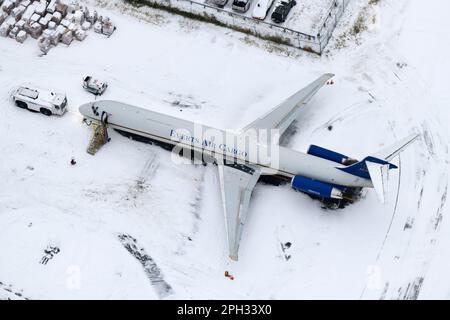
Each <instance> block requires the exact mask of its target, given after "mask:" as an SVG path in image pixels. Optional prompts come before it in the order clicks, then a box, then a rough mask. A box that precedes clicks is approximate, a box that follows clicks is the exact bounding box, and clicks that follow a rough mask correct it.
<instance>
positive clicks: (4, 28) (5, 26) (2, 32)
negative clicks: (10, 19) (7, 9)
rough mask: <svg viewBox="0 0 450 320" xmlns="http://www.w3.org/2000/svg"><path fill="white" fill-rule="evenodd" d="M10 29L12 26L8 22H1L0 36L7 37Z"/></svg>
mask: <svg viewBox="0 0 450 320" xmlns="http://www.w3.org/2000/svg"><path fill="white" fill-rule="evenodd" d="M11 29H12V26H11V25H10V24H9V23H7V22H6V21H5V22H3V23H2V25H1V26H0V37H7V36H8V34H9V31H10V30H11Z"/></svg>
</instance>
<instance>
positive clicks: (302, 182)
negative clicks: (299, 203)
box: [291, 176, 343, 199]
mask: <svg viewBox="0 0 450 320" xmlns="http://www.w3.org/2000/svg"><path fill="white" fill-rule="evenodd" d="M291 186H292V188H294V189H295V190H298V191H302V192H305V193H308V194H310V195H312V196H316V197H320V198H328V199H343V189H340V188H339V187H338V186H336V185H332V184H329V183H325V182H320V181H316V180H313V179H309V178H306V177H303V176H294V177H293V178H292V181H291Z"/></svg>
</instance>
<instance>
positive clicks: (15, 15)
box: [11, 6, 27, 21]
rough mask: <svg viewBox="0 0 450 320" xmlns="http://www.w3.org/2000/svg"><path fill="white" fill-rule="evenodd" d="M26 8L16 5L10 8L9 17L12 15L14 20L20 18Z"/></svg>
mask: <svg viewBox="0 0 450 320" xmlns="http://www.w3.org/2000/svg"><path fill="white" fill-rule="evenodd" d="M26 10H27V8H26V7H24V6H18V7H16V8H14V9H12V11H11V17H13V18H14V19H15V20H16V21H19V20H20V18H22V15H23V14H24V13H25V11H26Z"/></svg>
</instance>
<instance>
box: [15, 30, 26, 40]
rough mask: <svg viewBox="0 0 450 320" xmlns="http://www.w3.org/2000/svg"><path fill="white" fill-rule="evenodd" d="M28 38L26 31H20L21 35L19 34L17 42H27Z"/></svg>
mask: <svg viewBox="0 0 450 320" xmlns="http://www.w3.org/2000/svg"><path fill="white" fill-rule="evenodd" d="M27 37H28V35H27V33H26V32H25V31H24V30H20V31H19V33H17V36H16V41H17V42H19V43H24V42H25V40H27Z"/></svg>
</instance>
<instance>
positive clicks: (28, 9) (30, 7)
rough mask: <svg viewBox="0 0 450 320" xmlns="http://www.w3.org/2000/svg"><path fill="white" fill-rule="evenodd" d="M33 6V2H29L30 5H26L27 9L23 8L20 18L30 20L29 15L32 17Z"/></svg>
mask: <svg viewBox="0 0 450 320" xmlns="http://www.w3.org/2000/svg"><path fill="white" fill-rule="evenodd" d="M34 8H35V5H34V3H33V4H31V5H29V6H28V7H27V10H25V13H24V14H23V15H22V20H25V21H30V20H31V17H32V16H33V14H34Z"/></svg>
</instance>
